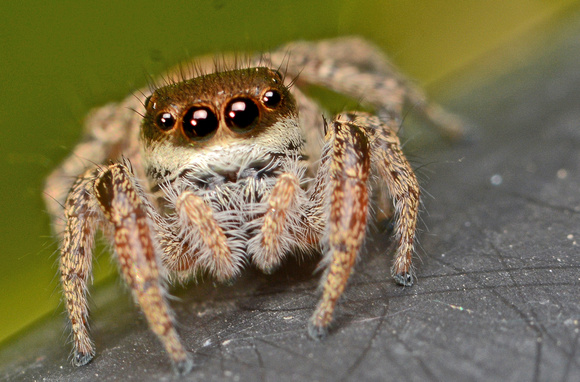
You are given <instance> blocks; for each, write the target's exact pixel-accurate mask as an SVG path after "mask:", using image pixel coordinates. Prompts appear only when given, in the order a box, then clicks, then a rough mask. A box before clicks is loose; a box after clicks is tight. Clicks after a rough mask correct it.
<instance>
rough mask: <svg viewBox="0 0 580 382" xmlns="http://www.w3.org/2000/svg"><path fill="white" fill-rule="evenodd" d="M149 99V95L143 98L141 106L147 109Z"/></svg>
mask: <svg viewBox="0 0 580 382" xmlns="http://www.w3.org/2000/svg"><path fill="white" fill-rule="evenodd" d="M149 101H151V96H149V97H147V98H145V102H143V106H144V107H145V109H147V107H148V106H149Z"/></svg>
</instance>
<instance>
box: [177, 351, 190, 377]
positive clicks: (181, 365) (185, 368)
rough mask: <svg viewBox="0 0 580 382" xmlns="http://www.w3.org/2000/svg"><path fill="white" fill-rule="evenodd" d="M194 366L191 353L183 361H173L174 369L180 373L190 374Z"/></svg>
mask: <svg viewBox="0 0 580 382" xmlns="http://www.w3.org/2000/svg"><path fill="white" fill-rule="evenodd" d="M194 366H195V364H194V363H193V360H192V359H191V357H190V356H189V355H187V357H186V358H185V359H183V360H181V361H177V362H173V370H174V371H175V374H178V375H185V374H188V373H189V372H190V371H191V370H192V369H193V367H194Z"/></svg>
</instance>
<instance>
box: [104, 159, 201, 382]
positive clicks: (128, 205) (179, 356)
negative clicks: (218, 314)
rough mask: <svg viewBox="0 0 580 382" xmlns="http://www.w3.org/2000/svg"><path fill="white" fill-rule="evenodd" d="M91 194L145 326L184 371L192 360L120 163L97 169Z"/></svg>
mask: <svg viewBox="0 0 580 382" xmlns="http://www.w3.org/2000/svg"><path fill="white" fill-rule="evenodd" d="M94 190H95V196H96V199H97V201H98V204H99V206H100V208H101V210H102V211H103V213H104V215H105V217H106V218H107V220H108V221H109V222H110V223H111V224H112V225H113V228H114V248H115V252H116V253H117V256H118V259H119V263H120V265H121V271H122V273H123V276H124V278H125V280H126V282H127V284H128V285H129V287H130V288H131V290H132V291H133V295H134V297H135V300H137V302H138V303H139V305H140V306H141V309H142V311H143V313H144V314H145V317H146V318H147V322H148V323H149V327H150V328H151V330H152V331H153V332H154V333H155V334H156V335H157V337H158V338H159V340H160V341H161V342H162V344H163V346H164V347H165V350H166V351H167V353H168V354H169V356H170V358H171V360H172V362H173V366H174V368H175V369H176V370H177V371H178V372H179V373H187V372H188V371H190V370H191V368H192V367H193V363H192V361H191V359H190V357H189V355H188V354H187V352H186V351H185V349H184V347H183V345H182V344H181V341H180V339H179V336H178V334H177V331H176V330H175V327H174V325H173V321H172V317H171V315H170V313H169V312H170V311H169V307H168V306H167V302H166V301H165V298H164V295H163V288H162V285H161V282H160V275H159V270H158V267H157V259H156V256H155V246H154V243H153V238H152V234H153V232H152V230H151V228H150V226H149V221H148V216H147V207H146V205H145V203H144V202H143V200H142V199H141V196H140V195H139V193H138V192H137V187H136V186H135V184H134V181H133V175H132V174H131V172H130V170H129V169H128V168H127V167H126V166H125V165H124V164H114V165H111V166H110V167H109V168H107V169H106V170H104V171H101V172H100V174H99V178H98V179H97V181H96V182H95V187H94Z"/></svg>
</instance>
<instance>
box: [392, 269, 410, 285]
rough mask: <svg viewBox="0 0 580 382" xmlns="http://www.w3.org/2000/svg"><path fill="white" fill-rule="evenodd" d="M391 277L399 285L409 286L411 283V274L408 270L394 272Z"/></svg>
mask: <svg viewBox="0 0 580 382" xmlns="http://www.w3.org/2000/svg"><path fill="white" fill-rule="evenodd" d="M393 278H394V279H395V282H396V283H397V284H399V285H402V286H406V287H410V286H412V285H413V274H412V273H411V272H410V271H409V272H402V273H396V274H395V275H394V276H393Z"/></svg>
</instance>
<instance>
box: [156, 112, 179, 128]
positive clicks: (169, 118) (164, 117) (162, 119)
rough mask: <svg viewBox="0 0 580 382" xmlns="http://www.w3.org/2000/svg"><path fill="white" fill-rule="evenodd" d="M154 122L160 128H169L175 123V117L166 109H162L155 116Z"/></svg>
mask: <svg viewBox="0 0 580 382" xmlns="http://www.w3.org/2000/svg"><path fill="white" fill-rule="evenodd" d="M155 124H156V125H157V127H159V128H160V129H161V130H171V129H172V128H173V126H174V125H175V117H174V116H173V115H172V114H171V113H168V112H166V111H163V112H161V113H159V114H157V116H156V117H155Z"/></svg>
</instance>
